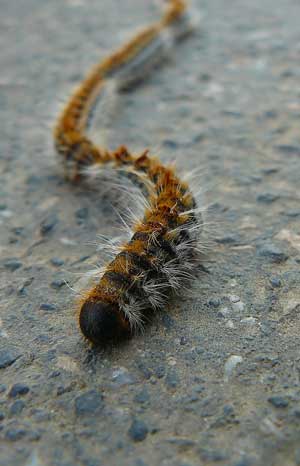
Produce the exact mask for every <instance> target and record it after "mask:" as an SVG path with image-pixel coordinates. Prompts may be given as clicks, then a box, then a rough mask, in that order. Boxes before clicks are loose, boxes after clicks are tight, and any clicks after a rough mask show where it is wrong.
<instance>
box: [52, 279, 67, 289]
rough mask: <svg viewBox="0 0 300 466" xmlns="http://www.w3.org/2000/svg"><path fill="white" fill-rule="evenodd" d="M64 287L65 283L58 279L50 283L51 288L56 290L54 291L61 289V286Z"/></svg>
mask: <svg viewBox="0 0 300 466" xmlns="http://www.w3.org/2000/svg"><path fill="white" fill-rule="evenodd" d="M65 285H66V281H65V280H60V279H57V280H53V281H52V282H51V287H52V288H54V289H56V290H59V289H60V288H62V287H63V286H65Z"/></svg>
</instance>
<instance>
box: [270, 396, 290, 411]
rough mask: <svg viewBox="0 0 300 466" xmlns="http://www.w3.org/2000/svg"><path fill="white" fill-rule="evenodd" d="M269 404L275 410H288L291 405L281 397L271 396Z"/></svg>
mask: <svg viewBox="0 0 300 466" xmlns="http://www.w3.org/2000/svg"><path fill="white" fill-rule="evenodd" d="M268 402H269V403H271V405H273V406H274V407H275V408H287V407H288V405H289V401H288V399H287V398H285V397H284V396H280V395H274V396H270V397H269V398H268Z"/></svg>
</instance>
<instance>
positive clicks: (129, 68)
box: [54, 0, 203, 344]
mask: <svg viewBox="0 0 300 466" xmlns="http://www.w3.org/2000/svg"><path fill="white" fill-rule="evenodd" d="M189 29H190V20H189V16H188V12H187V5H186V2H185V0H168V5H167V9H166V11H165V13H164V15H163V17H162V19H161V20H160V21H159V22H157V23H156V24H154V25H152V26H150V27H148V28H146V29H144V30H143V31H142V32H141V33H139V34H138V35H137V36H136V37H135V38H133V39H132V40H131V41H130V42H129V43H128V44H126V45H125V46H123V47H122V48H121V49H120V50H119V51H117V52H115V53H113V54H112V55H111V56H109V57H108V58H107V59H105V60H104V61H102V62H101V63H100V64H98V65H97V66H96V67H95V68H93V69H92V71H91V72H90V74H89V75H88V76H87V77H86V79H85V80H84V81H83V82H82V83H81V85H80V86H79V88H78V89H77V90H76V91H75V93H74V94H73V96H72V97H71V99H70V100H69V102H68V104H67V106H66V107H65V109H64V111H63V113H62V115H61V117H60V118H59V120H58V122H57V125H56V127H55V130H54V139H55V147H56V150H57V152H58V153H59V155H60V156H61V157H62V161H63V164H64V168H65V173H66V176H67V178H69V179H71V180H73V181H78V180H80V179H81V178H84V177H89V173H91V169H92V171H94V172H95V170H96V172H97V169H98V168H101V167H103V166H104V165H106V166H108V167H110V168H113V169H116V170H117V171H122V173H123V174H125V175H126V176H127V177H128V178H129V179H131V180H132V181H133V183H136V184H137V185H138V186H139V187H140V188H141V189H142V191H143V193H146V197H147V200H146V206H145V212H144V216H143V218H142V219H141V220H139V221H137V222H136V223H135V224H134V225H133V227H132V230H133V234H132V237H131V239H130V241H129V242H127V243H126V244H123V245H120V246H119V247H118V248H117V252H116V256H115V258H114V259H113V260H112V261H111V262H110V263H109V264H108V265H107V266H106V267H105V269H104V271H103V272H102V273H101V274H99V275H100V276H99V281H98V284H97V285H96V286H95V287H94V288H93V289H91V290H89V291H87V292H86V294H85V297H84V298H83V299H82V301H81V303H80V313H79V324H80V328H81V331H82V333H83V334H84V335H85V337H86V338H88V339H89V340H90V341H91V342H92V343H94V344H101V343H105V342H107V341H108V340H111V339H113V338H117V337H121V336H128V335H131V334H132V333H133V332H134V331H135V330H136V329H138V328H141V327H142V326H143V323H144V322H145V321H146V320H147V319H148V317H149V316H150V315H151V314H152V313H153V311H155V310H157V309H161V308H163V307H164V306H165V305H166V303H167V301H168V299H169V298H170V295H171V294H172V292H178V291H181V290H182V288H184V286H185V285H186V283H188V282H189V280H191V279H192V278H193V268H194V266H195V263H196V262H195V261H196V257H197V251H198V249H199V248H198V244H199V236H200V234H201V231H202V228H203V221H202V215H201V208H200V207H199V206H197V205H196V201H195V197H194V196H193V194H192V192H191V190H190V188H189V185H188V184H187V182H185V181H183V180H180V179H179V178H178V176H177V175H176V174H175V172H174V169H173V168H172V167H171V166H164V165H162V164H161V163H160V161H159V159H158V158H157V157H150V156H149V154H148V151H145V152H144V153H142V154H139V155H134V154H131V153H130V151H129V150H128V149H127V148H126V147H120V148H119V149H118V150H116V151H112V152H111V151H109V150H108V149H104V148H101V147H97V146H96V145H95V144H93V142H92V141H91V140H90V139H89V138H88V137H87V135H86V131H87V128H88V124H89V118H90V115H91V111H92V109H93V108H94V106H95V103H96V101H97V97H98V95H99V93H100V91H101V90H102V88H103V87H104V86H105V85H106V84H107V83H108V82H109V80H110V79H112V78H114V79H116V82H117V85H118V87H119V88H122V87H126V86H127V85H128V84H132V82H134V81H135V80H136V79H140V78H141V77H142V74H144V72H145V67H146V68H148V67H150V66H153V64H154V63H155V62H156V61H157V58H158V57H159V56H161V54H162V53H163V52H164V50H165V49H166V48H168V47H169V46H171V45H172V43H173V42H175V41H176V40H178V39H179V38H181V37H182V36H183V35H185V34H186V33H187V32H189Z"/></svg>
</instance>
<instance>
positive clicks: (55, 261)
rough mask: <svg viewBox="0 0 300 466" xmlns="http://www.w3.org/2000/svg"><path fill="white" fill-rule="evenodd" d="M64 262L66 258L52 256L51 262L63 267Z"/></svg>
mask: <svg viewBox="0 0 300 466" xmlns="http://www.w3.org/2000/svg"><path fill="white" fill-rule="evenodd" d="M64 263H65V262H64V260H63V259H60V258H59V257H52V259H51V264H52V265H54V266H55V267H61V266H62V265H64Z"/></svg>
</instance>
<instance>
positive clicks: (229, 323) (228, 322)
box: [225, 320, 234, 328]
mask: <svg viewBox="0 0 300 466" xmlns="http://www.w3.org/2000/svg"><path fill="white" fill-rule="evenodd" d="M225 327H226V328H234V323H233V322H232V320H228V321H227V322H226V324H225Z"/></svg>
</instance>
